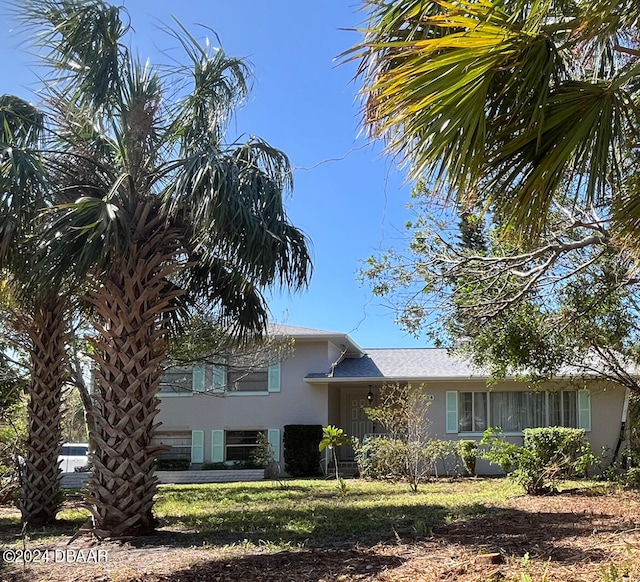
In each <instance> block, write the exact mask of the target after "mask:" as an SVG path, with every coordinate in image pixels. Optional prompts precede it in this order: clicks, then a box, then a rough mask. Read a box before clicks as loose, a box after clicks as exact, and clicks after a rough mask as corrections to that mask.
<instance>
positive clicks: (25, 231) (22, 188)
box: [0, 95, 69, 528]
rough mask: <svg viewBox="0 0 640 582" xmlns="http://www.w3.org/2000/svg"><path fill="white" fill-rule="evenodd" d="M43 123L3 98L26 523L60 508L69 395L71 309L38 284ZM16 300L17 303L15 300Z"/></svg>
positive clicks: (0, 154) (0, 189)
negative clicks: (22, 385) (22, 348)
mask: <svg viewBox="0 0 640 582" xmlns="http://www.w3.org/2000/svg"><path fill="white" fill-rule="evenodd" d="M42 129H43V116H42V113H41V112H39V111H38V110H37V109H36V108H35V107H33V106H32V105H30V104H29V103H27V102H25V101H23V100H21V99H18V98H16V97H13V96H10V95H3V96H1V97H0V160H1V162H0V209H1V210H0V267H1V268H2V270H3V272H4V274H5V277H4V281H3V295H4V297H3V301H4V302H5V304H6V305H7V307H8V312H9V313H10V314H11V315H10V322H9V323H10V324H11V325H12V326H13V328H14V329H15V330H16V331H18V332H22V333H23V334H24V335H25V336H26V337H27V338H28V341H27V344H26V345H27V351H28V354H29V364H30V366H29V367H30V377H29V382H28V395H29V402H28V407H27V410H28V431H27V440H26V443H25V454H24V460H25V462H24V470H23V474H22V494H21V498H20V509H21V511H22V520H23V523H24V524H25V525H26V526H27V527H29V528H37V527H41V526H43V525H47V524H50V523H52V522H53V521H54V520H55V518H56V514H57V512H58V509H59V507H60V503H61V499H62V498H61V495H60V480H59V476H60V468H59V466H58V453H59V450H60V445H61V441H62V425H61V415H62V410H61V406H62V393H63V389H64V387H65V384H66V383H67V379H68V374H67V367H66V339H67V334H68V325H67V318H68V310H69V307H68V305H69V301H68V300H67V299H66V298H65V296H64V295H63V293H62V292H61V288H60V287H59V286H58V285H55V284H50V283H49V282H46V281H44V280H42V281H40V283H37V284H34V283H33V281H32V279H33V277H34V273H35V271H34V259H35V257H34V252H33V250H34V245H33V242H32V239H33V235H34V227H36V226H37V224H36V218H37V213H38V212H39V211H41V210H42V209H43V208H44V207H45V206H46V204H47V203H48V198H47V197H48V194H49V190H48V185H47V181H46V175H45V172H44V170H43V167H42V165H41V162H42V158H41V155H40V154H39V153H38V145H39V140H40V136H41V132H42ZM8 296H11V300H9V299H8Z"/></svg>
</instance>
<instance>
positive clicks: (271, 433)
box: [267, 428, 280, 463]
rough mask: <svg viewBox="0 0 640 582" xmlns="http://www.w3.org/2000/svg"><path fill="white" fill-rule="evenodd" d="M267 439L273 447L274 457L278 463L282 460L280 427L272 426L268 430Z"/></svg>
mask: <svg viewBox="0 0 640 582" xmlns="http://www.w3.org/2000/svg"><path fill="white" fill-rule="evenodd" d="M267 441H269V444H270V445H271V448H272V449H273V459H274V461H275V462H276V463H279V462H280V429H279V428H270V429H269V430H268V431H267Z"/></svg>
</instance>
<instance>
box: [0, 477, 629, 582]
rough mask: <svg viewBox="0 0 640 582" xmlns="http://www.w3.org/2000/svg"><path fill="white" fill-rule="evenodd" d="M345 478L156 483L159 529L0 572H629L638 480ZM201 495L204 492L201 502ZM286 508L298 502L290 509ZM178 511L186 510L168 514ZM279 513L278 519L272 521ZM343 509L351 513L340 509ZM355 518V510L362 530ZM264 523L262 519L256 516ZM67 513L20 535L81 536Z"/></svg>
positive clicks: (567, 577) (107, 577) (5, 520)
mask: <svg viewBox="0 0 640 582" xmlns="http://www.w3.org/2000/svg"><path fill="white" fill-rule="evenodd" d="M349 485H350V490H349V494H348V495H347V497H346V498H345V499H342V498H340V496H339V495H338V493H337V491H336V490H335V489H334V487H335V485H333V484H331V483H325V482H309V481H307V482H300V481H299V482H293V483H290V484H289V489H280V488H277V487H274V486H272V485H269V484H264V483H263V484H255V485H249V484H238V485H236V486H231V487H230V486H229V485H225V486H207V487H201V488H195V489H193V488H191V489H187V488H180V487H171V488H167V489H165V490H163V492H162V495H164V500H162V499H161V500H160V502H159V503H158V512H159V514H160V519H161V527H160V529H159V531H158V534H157V535H156V536H153V537H149V538H145V539H141V540H136V541H135V543H134V542H133V541H132V542H130V543H114V542H112V543H106V544H105V543H103V544H101V545H99V546H93V547H94V548H100V549H102V550H105V551H107V556H108V558H107V561H106V563H99V564H96V563H55V564H52V563H48V564H37V565H33V566H31V567H18V566H12V567H5V568H3V569H1V570H0V578H1V579H2V580H15V581H16V582H37V581H47V582H62V581H65V582H66V581H78V582H79V581H83V582H84V581H94V582H97V581H100V582H125V581H127V582H128V581H134V580H140V581H144V582H156V581H158V582H159V581H183V582H184V581H196V580H202V581H209V580H212V581H223V580H224V581H227V580H229V581H233V582H244V581H249V582H250V581H258V580H259V581H278V582H280V581H288V580H291V581H296V582H298V581H309V580H313V581H318V582H319V581H330V580H331V581H333V580H345V581H348V580H376V581H384V582H401V581H402V582H404V581H410V582H417V581H421V580H434V581H435V580H437V581H453V580H466V581H487V580H493V581H499V580H503V581H514V582H515V581H517V582H529V581H531V582H546V581H572V582H573V581H575V582H591V581H597V582H616V581H623V580H624V581H627V580H640V553H639V549H640V512H639V509H640V494H638V493H636V492H615V491H614V492H604V491H603V490H601V489H594V488H593V487H592V488H584V489H577V490H570V491H566V492H564V493H562V494H560V495H556V496H552V497H526V496H523V495H520V494H519V493H517V490H515V489H514V488H513V487H512V486H511V485H510V484H509V483H508V482H507V481H505V480H495V479H493V480H463V481H455V482H449V481H440V482H438V483H435V484H433V485H430V486H427V487H424V488H423V491H422V493H420V494H419V495H417V496H415V495H413V496H412V495H409V494H407V493H406V487H404V486H403V485H391V484H385V485H380V484H371V483H364V482H355V481H354V482H350V483H349ZM187 490H188V491H189V495H188V497H190V498H191V501H192V502H191V503H190V502H188V501H185V502H184V503H183V504H182V505H180V504H179V503H178V502H177V501H176V499H179V498H180V497H181V496H182V495H183V494H184V493H185V491H187ZM174 492H175V493H176V494H177V497H176V496H174ZM162 495H161V497H162ZM216 495H217V496H219V497H216ZM207 496H211V501H210V505H209V507H208V509H207V508H206V498H207ZM234 497H235V498H234ZM223 498H224V500H225V502H222V499H223ZM230 498H231V499H230ZM215 499H218V501H219V503H216V502H215ZM481 499H485V501H480V500H481ZM464 500H466V501H464ZM289 502H291V503H292V505H288V503H289ZM234 504H235V505H237V507H236V508H235V509H234ZM295 507H297V508H298V509H299V510H300V512H299V513H300V515H298V517H296V515H297V514H295V512H293V508H295ZM434 508H438V510H437V511H434ZM236 509H237V511H236ZM180 511H182V512H183V515H181V516H180V515H176V514H177V513H178V512H180ZM287 512H289V513H290V517H291V519H290V520H289V521H288V522H286V523H288V524H289V525H288V527H289V529H287V528H286V527H285V526H284V525H283V523H285V522H283V521H279V520H280V519H281V518H282V516H283V515H286V514H287ZM303 514H308V515H307V519H306V521H304V523H305V524H306V526H305V527H307V530H308V531H306V533H305V532H303V531H300V530H301V529H304V528H303V527H302V526H301V525H295V523H296V522H295V520H296V519H299V520H300V523H303V522H302V521H301V519H302V517H301V516H302V515H303ZM68 515H73V514H71V513H69V514H68ZM241 515H244V516H245V517H244V520H241V519H240V516H241ZM340 515H347V516H348V519H345V520H344V521H343V520H340V519H339V517H338V516H340ZM205 517H206V518H207V519H204V518H205ZM15 518H16V515H15V512H14V511H13V510H8V509H5V511H4V513H3V514H0V523H2V524H3V525H4V527H3V528H2V533H0V541H1V542H2V543H3V547H5V548H11V549H16V548H19V545H18V542H17V538H18V537H19V536H18V526H17V524H15V523H14V520H15ZM331 518H335V519H336V524H335V527H334V528H333V530H332V534H331V535H329V532H330V531H331V528H330V527H327V524H326V521H327V519H331ZM356 521H360V523H364V524H365V526H366V528H365V530H363V529H362V528H361V527H359V526H358V524H357V523H354V522H356ZM270 522H271V523H273V527H272V529H268V526H267V525H265V524H268V523H270ZM77 523H78V522H77V521H73V522H70V523H67V524H66V526H64V525H63V527H62V530H58V531H57V532H56V531H47V532H42V534H41V536H34V537H33V538H32V539H30V540H29V541H28V542H27V547H28V548H32V549H34V548H38V547H41V548H48V549H53V548H71V549H76V550H77V549H80V548H85V549H87V548H89V547H91V542H90V541H89V540H87V539H82V538H80V539H77V540H75V541H73V542H72V543H71V544H70V545H69V546H66V545H65V544H66V543H67V541H68V539H69V538H68V534H69V533H70V532H71V531H73V530H74V528H75V527H76V526H77ZM292 523H293V524H294V525H292ZM349 524H351V525H349ZM329 525H331V524H329ZM65 527H66V529H65ZM362 531H365V532H366V534H362V533H361V532H362ZM298 534H299V535H298ZM303 535H306V537H305V538H304V540H303V541H300V540H301V539H302V536H303ZM487 554H490V555H489V556H487Z"/></svg>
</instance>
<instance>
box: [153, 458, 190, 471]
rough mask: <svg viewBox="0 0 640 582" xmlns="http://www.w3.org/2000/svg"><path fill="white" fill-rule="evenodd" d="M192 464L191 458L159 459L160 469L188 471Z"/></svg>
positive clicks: (157, 462) (157, 466)
mask: <svg viewBox="0 0 640 582" xmlns="http://www.w3.org/2000/svg"><path fill="white" fill-rule="evenodd" d="M190 466H191V460H190V459H157V460H156V470H158V471H188V470H189V467H190Z"/></svg>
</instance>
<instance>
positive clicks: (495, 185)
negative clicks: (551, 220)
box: [348, 0, 640, 248]
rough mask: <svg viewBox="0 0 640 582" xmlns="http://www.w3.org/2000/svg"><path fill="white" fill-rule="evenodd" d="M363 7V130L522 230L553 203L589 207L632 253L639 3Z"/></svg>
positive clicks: (496, 0) (419, 172) (540, 223)
mask: <svg viewBox="0 0 640 582" xmlns="http://www.w3.org/2000/svg"><path fill="white" fill-rule="evenodd" d="M365 3H366V5H367V6H368V7H369V8H370V13H369V14H370V20H369V23H368V27H367V29H366V30H365V31H364V39H363V41H362V42H361V43H360V44H359V45H358V46H356V47H354V48H353V49H352V50H351V51H350V52H349V53H348V55H349V56H350V57H351V58H355V59H357V60H359V61H360V66H359V75H360V77H361V79H362V81H363V85H364V88H363V96H364V119H365V124H366V126H367V127H368V129H369V132H370V134H371V135H372V136H373V137H376V138H377V137H381V138H384V139H386V140H387V141H388V145H389V148H390V150H391V151H392V152H393V153H394V154H396V155H398V156H400V157H401V158H402V159H404V161H406V162H407V163H408V164H409V166H410V168H411V172H412V176H413V177H414V178H426V179H427V180H429V181H431V182H432V184H433V185H435V186H438V187H440V188H441V191H443V192H444V193H445V194H446V195H447V196H448V197H450V198H453V199H454V200H456V201H457V202H458V203H459V204H460V205H461V206H463V207H464V206H468V205H469V204H473V203H475V202H478V201H479V202H480V203H482V204H486V205H489V206H490V207H492V210H493V211H494V212H495V213H496V216H497V217H499V218H502V219H503V220H504V221H506V222H508V223H509V224H510V225H511V226H512V227H513V228H515V229H516V230H518V231H519V232H520V233H521V234H522V233H524V234H528V235H535V234H537V233H539V232H540V230H541V229H542V228H543V227H544V225H545V223H546V220H547V217H548V216H549V212H550V210H551V209H552V207H553V206H554V204H556V203H557V202H558V201H559V200H562V202H563V203H568V204H569V205H571V204H576V203H577V204H580V205H582V206H583V207H599V208H601V211H602V213H603V214H604V215H605V216H606V217H610V218H611V219H612V220H613V221H614V223H615V225H616V227H617V229H618V232H619V233H622V234H623V235H630V236H632V238H633V239H634V241H635V242H634V244H635V247H636V248H638V243H637V240H638V237H639V236H640V204H638V196H637V190H638V177H639V173H638V171H637V169H636V168H637V161H638V160H637V150H636V145H635V144H636V142H637V138H638V131H639V125H638V121H639V119H638V103H639V101H638V99H639V97H640V93H639V87H640V85H639V84H638V80H639V78H640V44H639V41H640V38H639V36H638V32H637V31H638V24H639V23H640V5H638V3H637V2H634V1H631V0H600V1H597V2H593V1H588V0H542V1H540V2H537V1H536V2H533V1H531V0H512V1H509V2H504V1H502V0H456V1H454V2H441V1H426V0H394V1H385V0H367V1H366V2H365Z"/></svg>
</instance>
